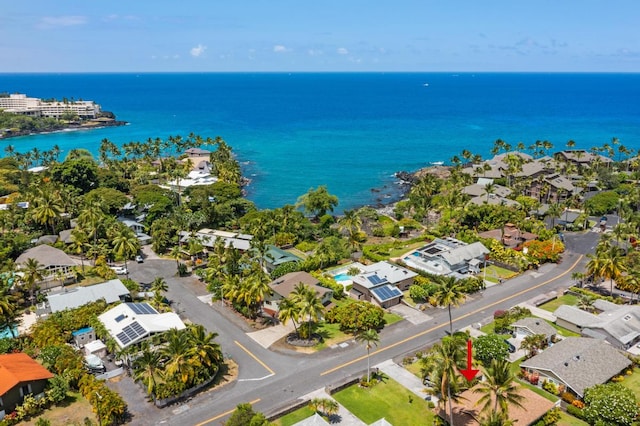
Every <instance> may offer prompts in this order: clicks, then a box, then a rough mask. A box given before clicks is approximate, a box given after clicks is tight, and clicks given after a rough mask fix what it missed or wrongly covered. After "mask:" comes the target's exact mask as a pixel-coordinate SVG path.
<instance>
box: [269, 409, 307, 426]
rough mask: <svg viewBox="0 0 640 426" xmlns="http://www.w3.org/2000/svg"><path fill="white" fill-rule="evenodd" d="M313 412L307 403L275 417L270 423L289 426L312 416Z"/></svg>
mask: <svg viewBox="0 0 640 426" xmlns="http://www.w3.org/2000/svg"><path fill="white" fill-rule="evenodd" d="M313 413H314V411H313V410H312V409H311V408H310V407H309V406H308V405H305V406H304V407H302V408H298V409H297V410H296V411H292V412H291V413H289V414H287V415H284V416H282V417H280V418H279V419H276V420H275V421H273V422H272V423H271V424H273V425H275V426H291V425H294V424H296V423H298V422H299V421H301V420H304V419H306V418H307V417H311V416H313Z"/></svg>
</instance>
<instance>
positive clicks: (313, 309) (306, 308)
mask: <svg viewBox="0 0 640 426" xmlns="http://www.w3.org/2000/svg"><path fill="white" fill-rule="evenodd" d="M306 287H307V291H306V292H305V293H304V296H303V297H302V298H301V299H300V301H299V303H300V315H301V316H302V317H303V318H304V317H307V339H308V340H311V337H312V336H311V334H312V331H313V328H312V325H313V322H314V321H316V322H317V321H319V320H320V318H322V314H323V313H324V306H323V305H322V302H321V301H320V298H319V297H318V294H317V293H316V292H315V291H313V290H311V289H310V288H309V287H308V286H306Z"/></svg>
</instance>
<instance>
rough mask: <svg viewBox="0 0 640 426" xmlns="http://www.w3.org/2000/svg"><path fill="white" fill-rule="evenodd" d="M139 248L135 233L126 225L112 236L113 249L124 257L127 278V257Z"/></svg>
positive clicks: (117, 254)
mask: <svg viewBox="0 0 640 426" xmlns="http://www.w3.org/2000/svg"><path fill="white" fill-rule="evenodd" d="M139 249H140V242H139V241H138V237H136V234H134V232H133V231H132V230H131V229H129V228H127V227H124V226H123V227H121V228H120V229H119V230H118V232H117V233H116V235H115V237H114V238H113V251H114V253H115V254H116V256H119V257H124V268H125V269H126V271H127V278H129V268H128V267H127V259H129V257H131V256H133V255H134V254H136V253H137V252H138V250H139Z"/></svg>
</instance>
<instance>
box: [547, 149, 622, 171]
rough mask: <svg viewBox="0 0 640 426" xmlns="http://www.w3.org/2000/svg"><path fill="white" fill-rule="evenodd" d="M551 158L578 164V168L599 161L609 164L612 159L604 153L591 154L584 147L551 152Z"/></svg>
mask: <svg viewBox="0 0 640 426" xmlns="http://www.w3.org/2000/svg"><path fill="white" fill-rule="evenodd" d="M553 158H555V159H556V160H557V161H562V162H567V163H573V164H575V165H576V166H578V169H580V168H582V167H588V166H590V165H591V164H593V163H594V162H600V163H601V164H610V163H612V162H613V160H612V159H611V158H609V157H605V156H604V155H599V154H592V153H591V152H589V151H585V150H584V149H568V150H564V151H559V152H556V153H555V154H553Z"/></svg>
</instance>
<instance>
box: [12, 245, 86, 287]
mask: <svg viewBox="0 0 640 426" xmlns="http://www.w3.org/2000/svg"><path fill="white" fill-rule="evenodd" d="M29 259H35V260H37V261H38V263H39V264H40V266H41V267H42V268H44V274H43V275H44V280H42V281H41V282H40V286H41V287H42V288H43V289H45V290H46V289H50V288H53V287H58V286H61V285H62V282H67V281H69V280H71V279H73V278H74V277H75V271H74V268H75V266H76V263H75V262H74V261H73V259H71V258H70V257H69V256H68V255H67V254H66V253H65V252H63V251H62V250H60V249H57V248H55V247H51V246H49V245H46V244H41V245H39V246H35V247H32V248H30V249H29V250H27V251H25V252H24V253H22V254H21V255H20V256H18V258H17V259H16V266H18V270H20V269H24V267H25V264H26V263H27V261H28V260H29ZM18 272H19V271H18ZM61 281H62V282H61Z"/></svg>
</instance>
